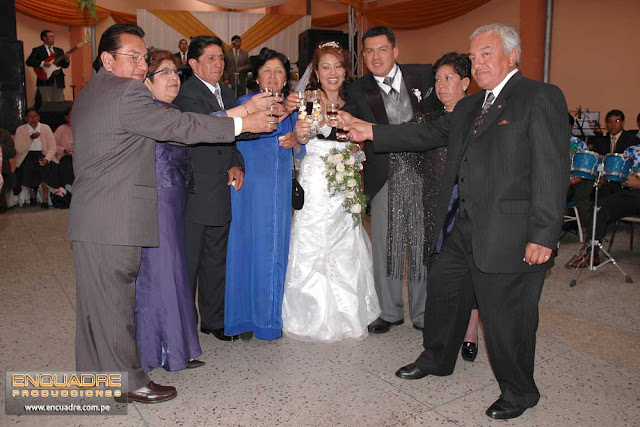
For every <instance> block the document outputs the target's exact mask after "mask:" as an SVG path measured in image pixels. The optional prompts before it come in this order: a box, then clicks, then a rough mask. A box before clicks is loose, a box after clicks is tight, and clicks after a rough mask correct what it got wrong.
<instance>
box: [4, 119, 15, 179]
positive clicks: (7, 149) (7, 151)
mask: <svg viewBox="0 0 640 427" xmlns="http://www.w3.org/2000/svg"><path fill="white" fill-rule="evenodd" d="M0 148H1V149H2V173H4V174H9V173H11V163H10V162H9V159H11V158H13V157H15V156H16V147H15V144H14V143H13V139H11V135H10V134H9V132H7V131H6V130H4V129H0Z"/></svg>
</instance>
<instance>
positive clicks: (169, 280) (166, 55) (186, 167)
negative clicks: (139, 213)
mask: <svg viewBox="0 0 640 427" xmlns="http://www.w3.org/2000/svg"><path fill="white" fill-rule="evenodd" d="M148 61H149V70H148V73H147V79H146V80H145V85H146V86H147V87H148V88H149V90H150V91H151V94H152V95H153V97H154V99H155V101H156V103H158V105H162V106H165V107H166V108H177V107H175V106H174V105H172V104H171V102H172V101H173V100H174V99H175V97H176V96H177V95H178V91H179V90H180V78H179V76H178V73H179V72H178V67H177V64H176V59H175V58H174V56H173V54H172V53H171V52H169V51H166V50H159V51H155V52H151V53H150V55H149V60H148ZM190 175H191V168H190V158H189V151H188V150H187V149H186V148H185V147H184V146H182V145H174V144H171V143H170V142H156V185H157V187H158V231H159V233H158V235H159V241H158V243H159V245H158V247H157V248H143V249H142V262H141V265H140V271H139V273H138V279H137V281H136V311H135V313H136V322H135V323H136V341H137V342H138V350H139V352H140V361H141V364H142V369H144V370H145V371H150V370H152V369H153V368H156V367H163V368H164V369H166V370H167V371H177V370H180V369H184V368H197V367H199V366H202V365H204V362H201V361H199V360H195V358H196V357H198V356H199V355H200V354H202V350H201V349H200V341H199V339H198V331H197V321H196V309H195V303H194V300H193V295H192V293H191V287H190V286H189V281H188V278H187V263H186V258H185V210H186V202H187V186H188V182H189V178H190Z"/></svg>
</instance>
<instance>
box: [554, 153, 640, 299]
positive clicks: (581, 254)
mask: <svg viewBox="0 0 640 427" xmlns="http://www.w3.org/2000/svg"><path fill="white" fill-rule="evenodd" d="M603 175H604V162H603V163H600V164H599V165H598V178H597V179H596V180H595V181H594V183H593V187H594V188H595V189H596V190H595V197H594V201H593V220H592V223H591V241H589V243H587V244H586V245H584V246H583V247H582V248H580V251H578V253H577V254H576V256H577V257H580V258H584V256H585V255H586V254H587V253H588V252H589V265H587V268H586V269H587V270H589V271H596V270H599V269H600V268H602V267H604V266H605V265H607V264H609V263H611V264H613V265H615V266H616V268H617V269H618V271H620V274H622V275H623V276H624V279H625V282H626V283H633V279H632V278H631V276H629V275H628V274H627V273H625V272H624V270H622V268H621V267H620V266H619V265H618V263H617V262H616V260H615V259H614V258H613V257H612V256H611V254H610V253H609V252H607V250H606V249H605V248H604V247H603V246H602V243H601V242H600V241H598V240H596V223H597V220H598V211H600V209H601V207H600V206H598V193H599V190H600V184H599V183H600V180H601V179H602V176H603ZM596 246H597V247H598V249H599V250H600V252H602V253H603V254H604V256H605V257H606V258H607V259H606V260H605V261H603V262H601V263H600V264H598V265H595V266H594V265H593V257H594V249H595V247H596ZM587 251H588V252H587ZM566 267H568V268H571V264H567V265H566ZM580 267H581V265H580V264H578V265H576V267H575V270H574V272H573V277H572V278H571V281H570V282H569V286H570V287H572V288H573V287H574V286H576V285H577V284H578V279H579V278H580V275H581V274H582V270H583V269H581V268H580Z"/></svg>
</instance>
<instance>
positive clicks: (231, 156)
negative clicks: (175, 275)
mask: <svg viewBox="0 0 640 427" xmlns="http://www.w3.org/2000/svg"><path fill="white" fill-rule="evenodd" d="M188 56H189V62H190V65H191V68H192V69H193V72H194V75H193V77H192V78H191V79H189V80H188V81H187V82H185V84H184V85H183V86H182V87H181V88H180V93H179V94H178V96H177V98H176V99H175V101H174V103H175V104H176V105H177V106H178V107H179V108H180V110H182V111H190V112H193V113H201V114H211V113H214V112H217V111H223V110H225V109H227V108H233V107H234V106H235V104H236V98H235V96H234V95H233V92H232V91H231V89H229V87H228V86H227V85H224V84H221V83H220V80H221V78H222V74H223V71H224V52H223V50H222V40H220V39H219V38H218V37H212V36H197V37H194V38H193V40H191V45H190V46H189V53H188ZM190 152H191V164H192V166H193V174H194V189H193V191H190V193H189V195H188V197H187V215H186V216H187V224H186V245H187V271H188V274H189V281H190V282H191V286H192V288H193V292H194V296H195V293H196V289H197V294H198V311H199V313H200V330H201V331H202V332H203V333H206V334H212V335H213V336H215V337H216V338H218V339H219V340H222V341H232V340H233V339H235V338H236V337H235V336H232V337H229V336H226V335H225V334H224V288H225V272H226V261H227V240H228V237H229V225H230V222H231V193H230V191H229V182H231V181H233V179H234V178H235V177H237V180H236V184H235V185H236V186H235V191H238V190H240V188H241V187H242V181H243V178H244V172H243V169H244V160H243V158H242V154H240V152H239V151H238V150H237V148H236V145H235V143H231V144H225V145H215V146H212V145H206V144H203V145H198V146H195V147H192V148H191V149H190Z"/></svg>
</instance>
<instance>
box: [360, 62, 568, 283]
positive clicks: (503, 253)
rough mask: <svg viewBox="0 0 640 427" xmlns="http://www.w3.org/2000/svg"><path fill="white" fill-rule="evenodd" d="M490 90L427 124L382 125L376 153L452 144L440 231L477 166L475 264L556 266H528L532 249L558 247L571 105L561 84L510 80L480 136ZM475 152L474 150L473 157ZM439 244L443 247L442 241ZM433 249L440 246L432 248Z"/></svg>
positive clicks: (511, 269)
mask: <svg viewBox="0 0 640 427" xmlns="http://www.w3.org/2000/svg"><path fill="white" fill-rule="evenodd" d="M484 94H485V92H484V91H480V92H478V93H476V94H474V95H472V96H469V97H467V98H464V99H462V100H460V102H458V105H456V108H455V110H454V111H453V113H451V114H448V115H446V116H445V117H443V118H441V119H439V120H436V121H434V122H431V123H426V124H413V123H409V124H405V125H400V126H392V125H387V126H374V127H373V135H374V143H373V144H374V147H375V149H376V151H380V152H390V151H398V150H406V151H424V150H428V149H431V148H434V147H437V146H444V145H447V146H448V157H447V165H446V169H445V172H444V176H443V179H442V181H441V182H442V185H441V190H440V194H439V196H438V207H437V209H436V227H435V230H440V229H441V228H442V225H443V224H444V221H445V217H446V215H447V209H448V206H449V200H450V198H451V192H452V189H453V186H454V183H455V181H456V177H457V176H458V173H459V170H460V167H461V164H462V162H470V163H469V164H468V165H465V166H468V167H469V168H470V169H469V170H470V175H469V178H468V179H469V181H470V182H467V183H466V184H467V185H468V186H469V187H468V188H470V191H468V192H467V194H462V193H461V197H463V198H467V199H468V200H465V202H464V203H465V206H466V207H467V211H468V213H469V217H470V218H471V222H472V224H473V226H472V234H473V235H472V241H473V259H474V261H475V263H476V265H477V266H478V268H479V269H480V270H481V271H483V272H485V273H521V272H522V273H524V272H532V271H539V270H544V269H547V268H549V267H550V266H551V265H553V264H552V262H548V263H545V264H542V265H539V266H536V265H534V266H529V265H527V264H526V263H524V262H523V261H522V259H523V257H524V253H525V246H526V244H527V243H529V242H531V243H537V244H539V245H542V246H545V247H547V248H552V249H554V248H555V247H556V244H557V241H558V237H559V235H560V230H561V227H562V219H563V212H564V208H565V203H566V195H567V187H568V185H569V180H568V179H567V176H569V144H568V143H567V141H568V140H569V128H568V127H567V123H566V122H567V104H566V102H565V99H564V95H563V94H562V92H561V91H560V89H558V88H557V87H556V86H552V85H548V84H544V83H541V82H538V81H534V80H530V79H527V78H524V77H523V76H522V74H521V73H520V72H518V73H516V74H515V75H514V76H513V77H511V79H510V80H509V81H508V82H507V84H506V86H505V87H504V88H503V90H502V91H501V92H500V95H499V96H498V98H497V99H496V100H495V101H494V103H493V105H492V107H491V108H490V109H489V112H488V113H487V116H486V118H485V120H484V122H483V123H482V126H481V127H480V129H479V130H478V133H477V134H473V133H472V130H471V129H472V127H473V121H474V119H475V117H476V115H477V113H478V112H479V111H480V109H481V108H482V103H483V102H484ZM467 147H468V148H469V149H468V152H467ZM434 246H435V242H434ZM432 251H433V247H432Z"/></svg>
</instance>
